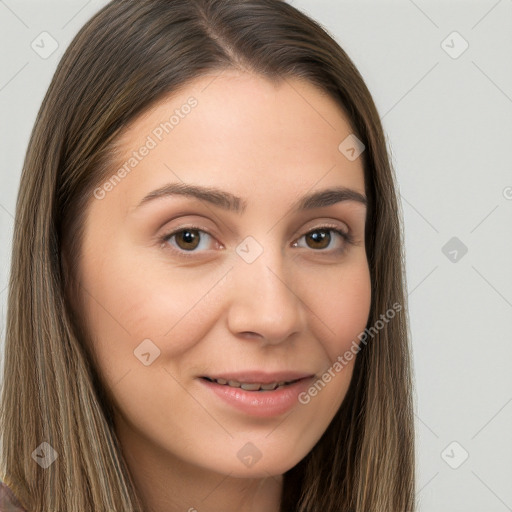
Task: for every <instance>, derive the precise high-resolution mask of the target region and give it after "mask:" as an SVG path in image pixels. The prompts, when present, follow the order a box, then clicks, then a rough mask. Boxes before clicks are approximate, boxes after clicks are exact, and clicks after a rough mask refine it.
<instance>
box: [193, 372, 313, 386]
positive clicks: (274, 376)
mask: <svg viewBox="0 0 512 512" xmlns="http://www.w3.org/2000/svg"><path fill="white" fill-rule="evenodd" d="M201 377H208V378H209V379H224V380H228V381H229V380H236V381H238V382H244V383H247V384H255V383H259V384H271V383H272V382H289V381H292V380H299V379H305V378H307V377H314V374H313V373H308V372H295V371H282V372H275V373H267V372H262V371H258V370H256V371H243V372H242V371H239V372H225V373H216V374H214V375H201Z"/></svg>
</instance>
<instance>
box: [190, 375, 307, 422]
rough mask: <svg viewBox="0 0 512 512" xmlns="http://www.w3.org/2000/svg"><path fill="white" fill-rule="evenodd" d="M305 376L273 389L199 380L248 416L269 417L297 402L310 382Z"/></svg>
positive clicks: (281, 412)
mask: <svg viewBox="0 0 512 512" xmlns="http://www.w3.org/2000/svg"><path fill="white" fill-rule="evenodd" d="M313 378H314V377H307V378H304V379H301V380H298V381H297V382H295V383H293V384H290V385H288V386H285V387H283V388H281V389H276V390H274V391H246V390H245V389H242V388H234V387H231V386H228V385H226V384H217V383H216V382H210V381H209V380H206V379H203V378H200V379H199V380H200V382H201V383H202V384H203V385H204V386H206V388H208V389H209V390H210V391H212V392H213V393H215V394H216V395H217V396H218V397H219V398H221V399H222V400H224V401H225V402H226V403H228V404H229V405H231V406H233V407H236V408H237V409H239V410H240V411H242V412H244V413H245V414H248V415H250V416H257V417H259V418H270V417H272V416H279V415H280V414H284V413H285V412H287V411H288V410H289V409H291V408H292V407H293V406H294V405H296V404H298V403H299V395H300V393H302V392H303V391H306V389H307V388H308V387H309V385H310V384H311V382H312V380H313Z"/></svg>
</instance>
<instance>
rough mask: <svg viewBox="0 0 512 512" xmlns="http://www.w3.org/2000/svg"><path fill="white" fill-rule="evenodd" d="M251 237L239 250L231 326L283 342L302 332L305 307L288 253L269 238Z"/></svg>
mask: <svg viewBox="0 0 512 512" xmlns="http://www.w3.org/2000/svg"><path fill="white" fill-rule="evenodd" d="M260 240H262V243H260V242H259V241H258V240H256V239H255V238H254V237H251V236H249V237H247V238H246V239H244V240H243V241H242V242H241V243H240V244H239V245H238V247H237V249H236V252H237V257H236V258H235V265H234V268H233V279H234V285H233V295H232V302H231V304H230V311H229V325H230V328H231V330H232V331H233V332H234V333H235V334H236V333H241V332H253V333H257V334H259V335H261V336H262V337H264V338H266V339H268V340H269V341H273V342H279V341H281V340H283V339H285V338H287V337H288V336H290V335H291V334H292V333H293V332H296V331H298V330H300V329H301V321H302V315H303V311H302V304H301V301H300V299H299V297H298V296H297V292H296V291H295V290H294V287H293V283H292V280H293V276H292V274H291V272H290V270H291V269H290V268H289V267H288V268H286V263H287V262H286V260H285V258H286V257H287V255H286V254H283V252H282V251H281V246H280V245H279V244H278V243H276V242H275V240H274V241H272V240H273V237H272V236H271V235H269V234H268V233H267V236H261V237H260Z"/></svg>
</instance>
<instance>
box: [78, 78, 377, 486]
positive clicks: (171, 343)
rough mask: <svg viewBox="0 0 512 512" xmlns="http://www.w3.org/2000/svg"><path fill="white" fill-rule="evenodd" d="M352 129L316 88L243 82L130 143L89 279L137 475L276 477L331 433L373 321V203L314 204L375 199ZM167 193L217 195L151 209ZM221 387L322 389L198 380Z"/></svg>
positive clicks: (94, 318)
mask: <svg viewBox="0 0 512 512" xmlns="http://www.w3.org/2000/svg"><path fill="white" fill-rule="evenodd" d="M173 116H174V117H173ZM351 133H352V130H351V128H350V126H349V124H348V122H347V120H346V118H345V117H344V114H343V112H342V110H341V109H340V108H339V106H338V105H337V104H336V103H335V102H334V101H333V100H332V99H330V98H329V97H327V96H326V95H324V94H323V93H322V92H321V91H320V90H318V89H316V88H315V87H314V86H312V85H311V84H309V83H305V82H302V81H299V80H296V79H287V80H286V81H283V82H282V83H281V84H280V85H279V86H274V85H272V84H271V83H270V82H268V81H266V80H265V79H263V78H261V77H256V76H255V75H251V74H246V73H237V72H235V71H224V72H222V73H220V74H219V75H217V76H214V75H210V76H206V77H202V78H201V79H198V80H196V81H195V82H193V83H192V84H191V85H188V86H187V87H186V88H184V89H182V91H181V92H179V93H176V94H174V95H172V96H171V97H169V98H167V99H165V101H162V102H160V103H159V104H158V105H157V106H156V107H155V108H153V109H152V110H151V111H150V112H149V113H147V114H145V115H144V116H143V117H141V118H139V119H138V120H137V121H136V122H135V123H133V124H132V125H131V126H130V127H129V129H127V130H126V131H125V132H124V133H123V135H122V137H121V139H120V143H121V146H120V147H121V150H122V153H121V154H120V155H119V161H118V166H116V167H115V168H112V174H111V179H110V181H105V182H103V183H101V184H99V187H98V188H97V189H96V190H95V193H94V197H91V202H90V208H89V210H88V212H87V213H88V215H87V220H86V226H85V237H84V242H83V252H82V255H81V256H82V259H81V262H80V276H79V279H80V284H81V287H82V288H81V293H82V299H83V301H84V310H83V311H82V314H83V315H84V318H85V321H86V325H87V328H88V331H89V333H90V337H91V340H90V342H91V343H92V348H93V350H94V352H95V354H96V357H97V360H98V364H99V372H100V374H101V375H102V379H103V381H104V383H105V385H106V387H107V390H108V393H109V395H110V396H111V397H112V399H113V401H114V404H115V422H116V430H117V432H118V435H119V437H120V439H121V441H122V444H123V446H124V449H125V450H127V451H128V452H129V453H128V454H127V455H128V456H129V457H130V458H131V460H132V461H137V463H138V464H140V465H143V466H145V467H146V468H156V467H160V468H163V467H168V466H169V465H170V464H174V463H179V464H180V467H183V468H185V467H187V468H197V469H200V470H203V471H214V472H217V473H222V474H226V475H227V474H231V476H234V477H249V476H251V477H254V476H267V475H269V474H270V475H280V474H283V473H284V472H285V471H287V470H288V469H290V468H291V467H293V466H294V465H295V464H297V463H298V462H299V461H300V460H301V459H302V458H303V457H304V456H305V455H306V454H307V453H308V452H309V451H310V450H311V449H312V448H313V446H314V445H315V443H316V442H317V441H318V440H319V438H320V437H321V435H322V434H323V432H324V431H325V430H326V428H327V427H328V425H329V423H330V422H331V420H332V418H333V417H334V415H335V413H336V411H337V410H338V409H339V407H340V404H341V403H342V401H343V399H344V397H345V395H346V391H347V388H348V386H349V382H350V379H351V376H352V371H353V365H354V361H355V360H354V359H352V360H351V361H349V362H348V364H346V365H345V366H343V369H342V370H341V371H337V372H336V371H333V369H332V368H333V364H334V362H335V361H336V360H337V358H338V357H339V356H341V357H343V355H344V353H345V352H346V351H347V350H349V349H350V348H351V347H353V341H354V340H356V341H357V335H358V334H359V333H360V332H361V331H363V330H364V328H365V326H366V322H367V319H368V314H369V308H370V276H369V269H368V264H367V259H366V253H365V245H364V232H365V217H366V207H365V204H364V203H363V202H361V201H359V200H357V199H354V198H352V199H351V196H343V195H338V194H337V193H336V192H333V193H331V194H326V195H324V196H322V197H321V198H320V201H316V202H315V201H314V200H309V201H304V200H305V198H306V197H307V196H310V195H312V194H318V193H319V192H321V191H325V190H327V189H340V190H341V189H347V190H350V191H353V192H355V193H357V194H360V195H361V196H363V198H364V195H365V188H364V178H363V167H362V160H361V158H355V159H354V158H350V159H349V158H347V157H346V156H345V154H344V153H342V151H341V150H340V149H339V146H340V143H341V142H342V141H344V140H345V139H346V138H347V137H348V136H349V135H350V134H351ZM343 147H344V146H343ZM144 148H145V149H144ZM125 163H126V165H124V164H125ZM123 166H124V172H123V171H122V170H121V171H119V170H120V169H121V168H122V167H123ZM118 171H119V172H118ZM171 186H172V187H176V186H180V187H197V190H200V189H201V190H204V189H208V190H209V191H210V192H211V191H212V190H213V189H215V193H212V195H211V196H207V195H206V194H204V192H202V193H203V194H204V195H203V196H201V197H197V196H196V195H194V194H189V195H183V194H178V193H176V191H175V193H168V194H164V193H161V194H160V193H159V194H157V195H156V194H155V197H153V198H151V194H152V193H153V192H154V191H157V190H161V189H165V187H171ZM194 190H196V189H195V188H194ZM148 196H149V198H148ZM235 196H236V197H237V198H240V199H234V197H235ZM347 197H348V198H347ZM354 197H355V196H354ZM145 198H146V199H145ZM317 199H318V198H317ZM304 202H305V204H303V203H304ZM180 230H181V231H180ZM336 230H340V231H341V232H342V233H348V234H349V236H350V237H351V238H352V242H349V241H347V240H346V239H345V238H344V237H343V235H340V234H338V233H337V232H336ZM173 233H174V234H173ZM329 369H331V378H330V379H328V380H329V382H328V383H326V382H325V380H324V381H322V382H323V385H322V386H320V385H319V384H318V382H317V388H316V389H317V391H316V394H315V392H314V391H313V393H309V392H308V390H309V389H310V388H311V386H312V385H314V383H315V381H316V380H317V379H321V378H322V374H323V373H324V372H327V371H328V370H329ZM279 374H281V375H279ZM332 374H334V377H333V376H332ZM219 376H223V377H227V378H226V379H225V380H238V381H239V382H242V383H244V382H245V383H254V382H255V381H256V383H262V382H263V383H269V382H274V381H290V380H294V379H296V378H300V377H307V376H316V378H314V377H311V378H309V379H308V378H304V379H303V380H301V381H300V382H299V383H297V384H295V385H293V386H288V385H287V386H285V387H284V388H282V389H278V390H275V391H271V390H268V391H254V390H245V391H244V390H242V389H241V388H239V389H238V390H236V383H233V384H235V387H231V386H229V384H227V385H226V384H225V385H222V384H212V383H210V382H208V381H207V380H206V379H204V378H203V377H219ZM230 377H231V379H229V378H230ZM246 387H247V386H246ZM306 402H307V403H306ZM148 471H151V470H150V469H148Z"/></svg>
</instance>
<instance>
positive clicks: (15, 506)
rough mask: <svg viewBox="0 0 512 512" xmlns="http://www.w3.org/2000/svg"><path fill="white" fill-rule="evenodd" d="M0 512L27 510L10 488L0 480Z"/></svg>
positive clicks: (23, 511)
mask: <svg viewBox="0 0 512 512" xmlns="http://www.w3.org/2000/svg"><path fill="white" fill-rule="evenodd" d="M0 512H27V511H26V510H25V509H24V508H23V507H22V506H21V504H20V502H19V501H18V500H17V499H16V496H15V495H14V493H13V492H12V490H11V489H10V488H9V487H8V486H7V484H5V483H4V482H2V481H0Z"/></svg>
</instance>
